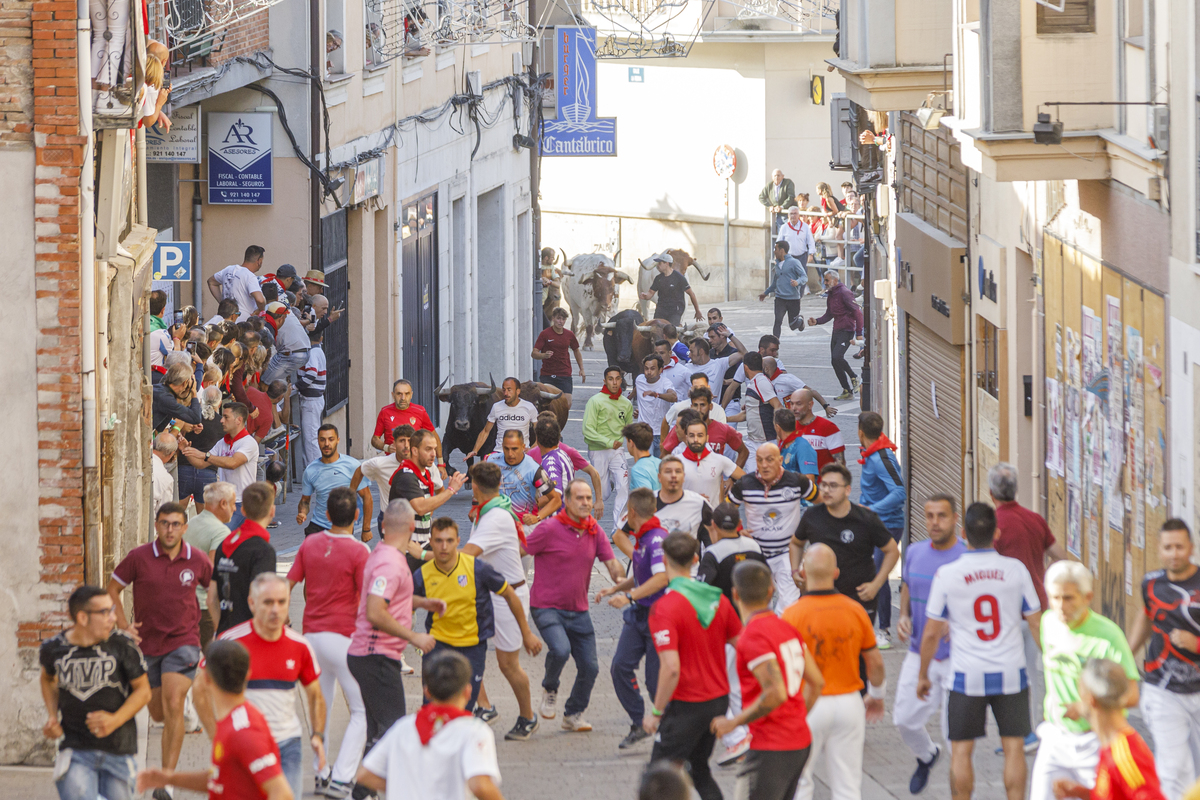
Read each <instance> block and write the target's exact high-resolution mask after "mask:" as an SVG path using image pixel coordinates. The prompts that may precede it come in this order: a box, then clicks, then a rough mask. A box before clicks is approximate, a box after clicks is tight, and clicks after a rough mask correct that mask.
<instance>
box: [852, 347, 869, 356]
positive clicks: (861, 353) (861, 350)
mask: <svg viewBox="0 0 1200 800" xmlns="http://www.w3.org/2000/svg"><path fill="white" fill-rule="evenodd" d="M866 354H867V348H865V347H860V348H858V352H857V353H855V354H854V355H852V356H850V357H851V358H862V357H863V356H865V355H866Z"/></svg>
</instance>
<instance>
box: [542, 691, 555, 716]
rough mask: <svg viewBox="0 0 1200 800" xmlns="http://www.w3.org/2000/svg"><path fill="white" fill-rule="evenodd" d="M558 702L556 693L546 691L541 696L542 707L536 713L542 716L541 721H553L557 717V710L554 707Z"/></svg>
mask: <svg viewBox="0 0 1200 800" xmlns="http://www.w3.org/2000/svg"><path fill="white" fill-rule="evenodd" d="M557 702H558V692H551V691H550V690H546V691H545V692H544V693H543V694H542V707H541V708H539V709H538V713H539V714H541V715H542V719H554V718H555V717H557V716H558V710H557V709H556V708H555V707H554V705H555V704H556V703H557Z"/></svg>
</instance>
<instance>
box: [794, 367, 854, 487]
mask: <svg viewBox="0 0 1200 800" xmlns="http://www.w3.org/2000/svg"><path fill="white" fill-rule="evenodd" d="M788 407H789V408H790V409H791V410H792V413H793V414H795V415H796V432H797V433H799V434H800V435H801V436H803V437H804V440H805V441H806V442H808V443H809V444H811V445H812V448H813V450H816V451H817V469H821V468H823V467H824V466H825V465H826V464H832V463H833V462H834V461H840V462H841V463H843V464H845V463H846V444H845V442H844V441H843V440H842V431H841V429H840V428H838V426H837V424H836V423H834V422H833V420H831V419H829V418H827V417H818V416H817V415H816V414H814V413H813V393H812V389H809V388H808V387H807V386H806V387H804V388H803V389H797V390H796V391H794V392H792V394H791V396H790V397H789V398H788Z"/></svg>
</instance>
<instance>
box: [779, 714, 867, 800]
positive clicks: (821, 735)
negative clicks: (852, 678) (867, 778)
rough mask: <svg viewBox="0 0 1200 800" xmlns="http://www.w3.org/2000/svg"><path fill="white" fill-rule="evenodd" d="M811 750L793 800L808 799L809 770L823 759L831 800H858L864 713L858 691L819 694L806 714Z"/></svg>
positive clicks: (865, 718)
mask: <svg viewBox="0 0 1200 800" xmlns="http://www.w3.org/2000/svg"><path fill="white" fill-rule="evenodd" d="M808 729H809V730H810V731H812V749H811V750H810V751H809V753H808V763H807V764H805V765H804V774H803V775H801V776H800V785H799V786H797V787H796V800H812V796H813V771H814V770H815V769H816V764H817V762H818V761H820V760H821V757H822V755H823V756H824V757H825V772H826V774H827V777H828V778H829V791H830V793H831V796H832V798H833V800H862V762H863V741H864V740H865V739H866V736H867V710H866V706H864V705H863V699H862V695H860V694H859V693H858V692H847V693H846V694H833V695H821V698H820V699H819V700H817V702H816V705H814V706H813V708H812V711H810V712H809V714H808Z"/></svg>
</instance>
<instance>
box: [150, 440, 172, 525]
mask: <svg viewBox="0 0 1200 800" xmlns="http://www.w3.org/2000/svg"><path fill="white" fill-rule="evenodd" d="M178 452H179V440H178V439H176V438H175V434H173V433H169V432H167V431H163V432H162V433H160V434H159V435H158V436H155V437H154V445H153V450H152V451H151V455H150V465H151V467H152V468H153V469H152V470H151V472H150V505H151V512H150V513H151V516H153V514H154V513H155V512H157V511H158V509H159V508H160V507H161V506H162V505H163V503H170V502H172V501H173V500H174V499H175V479H174V478H172V477H171V473H170V472H169V471H168V470H167V464H168V463H170V462H171V461H174V460H175V454H176V453H178Z"/></svg>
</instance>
